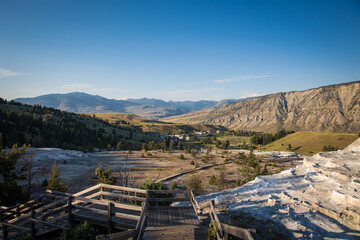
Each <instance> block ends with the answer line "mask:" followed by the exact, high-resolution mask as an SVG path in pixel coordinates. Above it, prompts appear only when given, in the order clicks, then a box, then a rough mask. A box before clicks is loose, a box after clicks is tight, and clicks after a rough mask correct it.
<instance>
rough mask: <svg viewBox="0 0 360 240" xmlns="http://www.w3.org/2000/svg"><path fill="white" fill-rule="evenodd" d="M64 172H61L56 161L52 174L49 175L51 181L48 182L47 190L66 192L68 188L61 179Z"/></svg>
mask: <svg viewBox="0 0 360 240" xmlns="http://www.w3.org/2000/svg"><path fill="white" fill-rule="evenodd" d="M61 174H62V172H61V171H59V166H58V164H57V162H56V161H54V164H53V166H52V173H51V174H49V179H48V181H47V188H48V189H49V190H54V191H61V192H66V191H67V190H68V186H67V185H66V184H65V183H64V182H63V181H62V177H61Z"/></svg>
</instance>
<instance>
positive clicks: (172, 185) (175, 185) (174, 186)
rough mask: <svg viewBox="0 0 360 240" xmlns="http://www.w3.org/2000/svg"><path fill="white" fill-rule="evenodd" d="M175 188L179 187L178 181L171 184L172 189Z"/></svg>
mask: <svg viewBox="0 0 360 240" xmlns="http://www.w3.org/2000/svg"><path fill="white" fill-rule="evenodd" d="M175 188H178V184H177V182H173V183H172V184H171V186H170V189H175Z"/></svg>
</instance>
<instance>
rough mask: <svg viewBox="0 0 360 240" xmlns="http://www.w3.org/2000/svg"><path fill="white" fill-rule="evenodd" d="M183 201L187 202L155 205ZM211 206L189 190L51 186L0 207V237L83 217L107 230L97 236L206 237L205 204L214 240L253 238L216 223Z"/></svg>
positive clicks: (43, 231)
mask: <svg viewBox="0 0 360 240" xmlns="http://www.w3.org/2000/svg"><path fill="white" fill-rule="evenodd" d="M150 196H151V197H150ZM182 201H186V202H190V205H191V206H190V207H185V206H181V207H180V206H159V205H170V203H174V202H182ZM166 203H167V204H166ZM214 206H215V205H214V203H213V202H212V201H210V202H207V203H205V204H203V205H201V206H199V204H198V203H197V201H196V198H195V197H194V195H193V192H192V191H187V190H142V189H136V188H127V187H121V186H113V185H107V184H98V185H95V186H93V187H90V188H88V189H85V190H83V191H81V192H78V193H76V194H67V193H59V192H51V191H50V192H48V193H47V194H46V195H45V196H44V197H43V198H42V199H41V200H38V201H34V200H32V201H29V202H28V203H26V204H21V205H17V206H13V207H10V208H2V209H0V213H1V216H0V217H1V218H0V220H1V224H0V239H4V240H8V239H18V238H19V237H20V239H21V238H22V237H23V236H24V234H30V235H32V237H33V238H34V239H36V238H42V239H46V238H47V236H49V235H47V234H51V233H52V232H54V231H61V230H64V229H67V228H69V227H70V226H71V225H73V224H74V222H83V221H88V222H89V223H91V224H94V225H98V226H103V227H105V228H107V230H108V234H105V235H98V236H97V237H96V239H97V240H104V239H107V240H124V239H137V240H140V239H145V240H153V239H154V240H155V239H160V240H161V239H164V240H165V239H173V240H176V239H190V240H191V239H200V240H202V239H207V236H208V233H207V232H208V226H206V225H202V221H200V219H202V209H204V208H209V214H208V215H207V217H208V218H210V220H211V221H209V222H210V224H211V225H212V226H216V227H215V229H216V236H217V239H218V240H220V239H228V237H229V235H233V236H236V237H238V238H240V239H246V240H252V239H253V238H252V236H251V234H250V233H249V231H248V230H246V229H242V228H238V227H234V226H229V225H227V224H222V223H220V221H219V219H218V217H217V214H216V212H215V207H214Z"/></svg>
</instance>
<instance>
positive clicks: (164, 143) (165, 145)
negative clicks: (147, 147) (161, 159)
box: [163, 139, 167, 152]
mask: <svg viewBox="0 0 360 240" xmlns="http://www.w3.org/2000/svg"><path fill="white" fill-rule="evenodd" d="M166 148H167V141H166V139H164V141H163V151H164V152H166Z"/></svg>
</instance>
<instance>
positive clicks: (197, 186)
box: [186, 175, 203, 195]
mask: <svg viewBox="0 0 360 240" xmlns="http://www.w3.org/2000/svg"><path fill="white" fill-rule="evenodd" d="M186 187H187V189H188V190H192V191H193V192H194V194H195V195H200V194H201V193H202V191H203V188H202V181H201V179H200V178H199V177H198V176H196V175H192V176H191V177H190V178H188V179H187V180H186Z"/></svg>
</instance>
